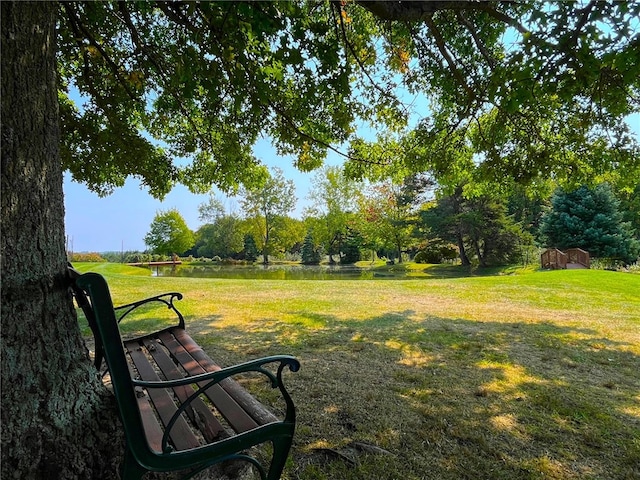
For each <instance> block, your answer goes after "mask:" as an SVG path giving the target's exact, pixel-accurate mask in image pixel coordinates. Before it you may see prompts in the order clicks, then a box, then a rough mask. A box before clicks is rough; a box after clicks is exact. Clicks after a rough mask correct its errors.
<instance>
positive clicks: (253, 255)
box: [243, 233, 258, 262]
mask: <svg viewBox="0 0 640 480" xmlns="http://www.w3.org/2000/svg"><path fill="white" fill-rule="evenodd" d="M243 256H244V259H245V260H248V261H250V262H255V261H256V260H257V259H258V247H257V246H256V241H255V239H254V238H253V235H251V234H250V233H247V234H245V236H244V249H243Z"/></svg>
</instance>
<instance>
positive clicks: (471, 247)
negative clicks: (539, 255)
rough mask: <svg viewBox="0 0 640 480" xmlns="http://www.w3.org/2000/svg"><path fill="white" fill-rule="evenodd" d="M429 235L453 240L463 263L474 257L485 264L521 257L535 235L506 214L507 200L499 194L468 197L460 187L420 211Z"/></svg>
mask: <svg viewBox="0 0 640 480" xmlns="http://www.w3.org/2000/svg"><path fill="white" fill-rule="evenodd" d="M420 217H421V222H422V224H423V225H424V227H425V228H424V229H425V230H426V231H428V232H429V233H428V236H429V237H430V238H433V239H436V238H437V239H438V240H439V241H440V240H444V241H445V242H449V243H453V244H455V245H456V246H457V248H458V253H459V256H460V260H461V262H462V264H463V265H470V264H471V259H475V260H476V261H477V262H478V264H479V265H480V266H482V267H486V266H490V265H505V264H509V263H515V262H517V261H518V260H520V254H521V252H522V248H523V247H526V246H528V245H530V244H531V243H532V242H533V237H532V236H531V235H530V234H529V233H528V232H526V231H524V230H523V228H522V226H521V225H520V224H518V223H516V222H515V221H514V220H513V218H512V217H510V216H509V215H507V207H506V199H504V198H501V197H500V196H498V195H497V194H496V193H494V194H493V195H491V194H488V193H486V194H483V195H479V196H475V197H465V196H464V195H463V188H462V187H459V188H457V189H456V190H455V192H454V194H453V195H449V196H444V197H441V198H439V199H438V201H437V203H433V204H432V206H431V208H427V209H425V210H422V211H421V212H420Z"/></svg>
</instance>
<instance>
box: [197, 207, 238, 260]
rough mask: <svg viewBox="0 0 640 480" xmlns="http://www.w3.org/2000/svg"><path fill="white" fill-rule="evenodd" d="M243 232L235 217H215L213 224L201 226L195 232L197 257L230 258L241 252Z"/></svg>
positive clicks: (231, 215)
mask: <svg viewBox="0 0 640 480" xmlns="http://www.w3.org/2000/svg"><path fill="white" fill-rule="evenodd" d="M242 238H243V232H242V230H241V221H240V218H238V216H237V215H233V214H230V215H221V216H218V217H215V218H214V220H213V223H207V224H205V225H202V226H201V227H200V228H199V229H198V231H197V232H196V245H197V247H198V250H197V252H198V255H200V256H206V257H214V256H216V255H217V256H219V257H220V258H232V257H234V256H235V255H236V254H238V253H240V252H241V251H242Z"/></svg>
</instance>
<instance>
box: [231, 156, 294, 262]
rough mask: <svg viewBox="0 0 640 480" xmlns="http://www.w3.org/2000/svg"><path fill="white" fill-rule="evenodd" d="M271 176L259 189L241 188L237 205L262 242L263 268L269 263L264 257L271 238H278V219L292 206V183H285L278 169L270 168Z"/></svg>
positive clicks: (289, 181) (286, 181) (270, 244)
mask: <svg viewBox="0 0 640 480" xmlns="http://www.w3.org/2000/svg"><path fill="white" fill-rule="evenodd" d="M272 172H273V174H272V175H269V176H268V177H267V178H266V180H265V181H264V183H263V184H262V185H260V186H257V187H253V188H243V189H242V190H241V196H242V200H241V201H240V203H241V205H242V208H243V210H244V213H245V216H246V217H247V218H248V219H250V220H251V221H252V223H253V228H254V230H255V232H256V233H257V237H258V238H260V239H261V241H262V256H263V261H264V263H265V264H266V263H268V261H269V260H268V254H269V250H270V248H271V246H272V240H273V237H277V236H278V234H279V229H278V226H279V223H278V221H277V220H278V218H279V217H280V218H282V217H285V216H286V215H287V214H288V213H289V212H290V211H291V210H293V209H294V207H295V204H296V197H295V195H294V192H295V186H294V184H293V181H291V180H287V179H285V178H284V174H283V173H282V170H280V169H279V168H274V169H273V170H272ZM281 224H282V222H280V225H281ZM281 230H282V229H280V231H281Z"/></svg>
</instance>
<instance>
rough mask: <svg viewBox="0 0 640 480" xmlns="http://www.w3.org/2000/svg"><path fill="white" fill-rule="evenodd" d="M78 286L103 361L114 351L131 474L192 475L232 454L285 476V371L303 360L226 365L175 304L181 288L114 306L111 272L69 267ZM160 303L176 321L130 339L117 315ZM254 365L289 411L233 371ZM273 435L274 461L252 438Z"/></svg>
mask: <svg viewBox="0 0 640 480" xmlns="http://www.w3.org/2000/svg"><path fill="white" fill-rule="evenodd" d="M69 272H70V276H71V279H72V290H73V293H74V296H75V298H76V302H77V303H78V306H79V307H81V308H82V309H83V312H84V314H85V316H86V317H87V320H88V322H89V325H90V327H91V329H92V331H93V333H94V336H95V344H96V345H95V363H96V366H97V368H98V369H100V367H101V363H102V356H103V355H104V359H105V360H106V364H107V368H108V372H109V375H110V377H111V384H112V387H113V391H114V394H115V397H116V400H117V404H118V409H119V413H120V417H121V419H122V423H123V425H124V431H125V437H126V444H127V445H126V446H127V449H126V454H125V459H124V462H123V466H122V470H123V472H122V476H123V478H125V479H139V478H141V477H142V476H143V475H144V474H145V473H146V472H148V471H156V472H168V471H179V470H185V471H186V477H185V478H190V477H192V476H193V475H195V474H196V473H198V472H200V471H202V470H204V469H206V468H209V467H210V466H212V465H214V464H217V463H220V462H223V461H226V460H242V461H246V462H249V463H251V464H252V465H253V466H254V467H255V468H256V470H257V471H258V472H259V475H260V478H261V479H262V480H265V479H266V480H276V479H278V478H280V475H281V474H282V470H283V468H284V465H285V462H286V459H287V456H288V454H289V450H290V448H291V443H292V440H293V434H294V430H295V407H294V404H293V401H292V399H291V397H290V395H289V393H288V392H287V390H286V389H285V387H284V384H283V381H282V374H283V371H284V370H285V369H286V368H287V367H288V368H289V370H291V371H294V372H295V371H297V370H298V369H299V367H300V364H299V362H298V361H297V360H296V359H295V358H294V357H291V356H288V355H277V356H270V357H265V358H260V359H257V360H251V361H248V362H246V363H242V364H239V365H235V366H232V367H227V368H221V367H219V366H218V365H216V364H215V362H213V360H211V358H209V356H208V355H207V354H206V353H205V352H204V351H203V350H202V348H200V346H198V345H197V344H196V342H195V341H194V340H193V339H192V338H191V337H190V336H189V335H188V334H187V332H186V330H185V322H184V318H183V316H182V314H181V313H180V312H179V311H178V309H177V308H176V307H175V305H174V303H173V302H174V300H175V299H181V298H182V295H180V294H179V293H169V294H164V295H159V296H156V297H152V298H149V299H145V300H142V301H139V302H135V303H132V304H128V305H123V306H121V307H116V308H114V306H113V303H112V300H111V295H110V293H109V288H108V286H107V282H106V280H105V279H104V278H103V277H102V276H101V275H99V274H96V273H86V274H84V275H80V274H79V273H78V272H77V271H75V270H74V269H73V268H72V267H70V268H69ZM150 303H160V304H162V305H164V306H165V307H168V308H169V309H171V310H173V311H174V312H175V314H176V317H177V321H178V322H177V325H175V326H172V327H169V328H165V329H163V330H160V331H157V332H154V333H151V334H148V335H144V336H142V337H138V338H133V339H128V340H122V337H121V334H120V329H119V325H118V324H119V322H120V320H122V319H124V318H125V317H126V316H127V315H128V314H129V313H131V312H133V311H135V310H136V309H137V308H138V307H140V306H142V305H148V304H150ZM250 372H254V373H256V372H257V374H259V375H263V376H265V377H266V379H267V380H268V381H269V382H270V384H271V386H272V387H273V388H277V389H279V390H280V397H281V403H282V408H281V410H282V412H281V415H280V417H276V416H275V415H274V414H273V413H272V411H271V410H270V409H268V408H266V407H265V406H264V405H263V404H262V403H260V402H259V401H258V400H257V399H256V398H255V397H254V396H252V395H251V394H250V393H249V392H248V391H247V390H245V389H244V388H243V387H242V386H241V385H240V384H239V383H238V382H237V381H236V380H234V379H232V377H233V376H236V375H238V374H240V375H241V376H242V375H246V374H248V373H250ZM267 442H270V443H271V445H272V448H271V450H272V455H271V460H270V462H269V465H268V468H267V466H266V465H263V463H262V462H260V461H259V460H258V459H257V458H256V456H255V455H252V454H251V453H250V450H251V448H252V447H254V446H256V445H260V444H263V443H267Z"/></svg>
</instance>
